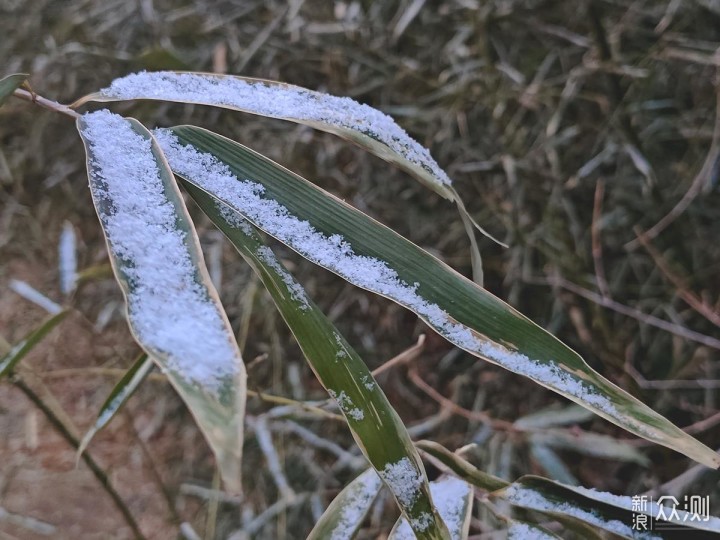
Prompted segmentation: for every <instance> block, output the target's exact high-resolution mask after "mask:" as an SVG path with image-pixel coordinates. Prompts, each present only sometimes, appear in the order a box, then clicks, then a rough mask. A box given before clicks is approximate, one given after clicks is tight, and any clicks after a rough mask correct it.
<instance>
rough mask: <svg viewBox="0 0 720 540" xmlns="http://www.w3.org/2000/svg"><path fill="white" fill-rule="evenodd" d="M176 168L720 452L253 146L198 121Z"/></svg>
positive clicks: (472, 334) (567, 377)
mask: <svg viewBox="0 0 720 540" xmlns="http://www.w3.org/2000/svg"><path fill="white" fill-rule="evenodd" d="M156 135H157V136H158V137H159V140H160V143H161V145H162V147H163V150H164V152H165V154H166V156H167V157H168V160H169V162H170V164H171V166H172V168H173V170H174V171H175V172H176V173H177V174H178V175H180V176H182V177H184V178H186V179H188V180H189V181H190V182H192V183H194V184H196V185H198V186H199V187H200V188H201V189H203V190H205V191H206V192H208V193H210V194H212V195H213V196H214V197H215V198H217V199H218V200H221V201H222V202H224V203H225V204H227V205H228V206H230V207H232V208H233V209H234V210H236V211H237V212H239V213H240V214H242V215H243V216H245V217H246V218H247V219H248V220H250V221H251V222H252V223H253V224H254V225H256V226H257V227H258V228H260V229H262V230H264V231H265V232H267V233H268V234H271V235H272V236H274V237H276V238H277V239H278V240H280V241H281V242H283V243H285V244H287V245H288V246H290V247H291V248H292V249H294V250H295V251H297V252H298V253H299V254H301V255H302V256H303V257H305V258H307V259H308V260H310V261H312V262H314V263H316V264H318V265H320V266H322V267H324V268H326V269H328V270H330V271H332V272H334V273H336V274H338V275H339V276H341V277H343V278H344V279H346V280H347V281H349V282H351V283H353V284H355V285H357V286H359V287H362V288H365V289H367V290H369V291H372V292H375V293H377V294H380V295H383V296H385V297H387V298H390V299H391V300H394V301H395V302H397V303H398V304H400V305H403V306H405V307H406V308H408V309H410V310H412V311H413V312H415V313H416V314H417V315H418V316H419V317H421V318H422V319H423V320H424V321H425V322H426V323H427V324H428V325H430V326H431V327H432V328H433V329H435V330H436V331H437V332H438V333H439V334H440V335H442V336H443V337H445V338H446V339H447V340H448V341H450V342H451V343H454V344H455V345H457V346H458V347H460V348H462V349H465V350H466V351H468V352H470V353H471V354H473V355H475V356H478V357H480V358H483V359H485V360H488V361H490V362H493V363H495V364H498V365H500V366H502V367H504V368H506V369H508V370H510V371H513V372H515V373H518V374H521V375H524V376H526V377H529V378H530V379H532V380H534V381H536V382H537V383H539V384H541V385H543V386H545V387H547V388H549V389H551V390H554V391H555V392H557V393H559V394H561V395H563V396H565V397H567V398H568V399H570V400H572V401H574V402H576V403H578V404H579V405H582V406H584V407H586V408H587V409H589V410H591V411H593V412H595V413H596V414H598V415H600V416H602V417H604V418H606V419H607V420H609V421H611V422H613V423H615V424H617V425H619V426H621V427H623V428H625V429H626V430H628V431H630V432H632V433H635V434H636V435H639V436H641V437H644V438H646V439H648V440H650V441H653V442H656V443H658V444H662V445H665V446H667V447H669V448H672V449H674V450H677V451H679V452H682V453H684V454H685V455H687V456H689V457H691V458H693V459H695V460H697V461H699V462H701V463H703V464H705V465H707V466H710V467H714V468H717V467H718V466H719V465H720V456H718V454H717V453H715V452H714V451H713V450H711V449H710V448H708V447H707V446H705V445H703V444H702V443H700V442H699V441H697V440H696V439H694V438H693V437H691V436H690V435H688V434H686V433H685V432H683V431H682V430H681V429H679V428H678V427H676V426H675V425H673V424H672V423H671V422H670V421H668V420H667V419H666V418H664V417H663V416H661V415H659V414H658V413H656V412H655V411H653V410H652V409H650V408H649V407H647V406H646V405H644V404H643V403H642V402H640V401H639V400H637V399H635V398H634V397H632V396H631V395H630V394H628V393H627V392H625V391H624V390H622V389H621V388H619V387H617V386H615V385H614V384H612V383H611V382H609V381H608V380H607V379H605V378H604V377H602V376H601V375H600V374H598V373H597V372H596V371H594V370H593V369H591V368H590V367H589V366H588V365H587V364H586V363H585V362H584V361H583V359H582V358H581V357H580V356H579V355H578V354H577V353H576V352H574V351H573V350H571V349H570V348H569V347H567V346H566V345H564V344H563V343H562V342H560V341H559V340H558V339H556V338H555V337H554V336H552V335H551V334H549V333H548V332H546V331H544V330H543V329H541V328H540V327H538V326H537V325H535V324H534V323H533V322H532V321H530V320H529V319H527V318H526V317H524V316H522V315H521V314H520V313H518V312H517V311H516V310H514V309H513V308H512V307H510V306H509V305H507V304H506V303H504V302H503V301H501V300H500V299H498V298H497V297H495V296H493V295H492V294H491V293H489V292H488V291H486V290H484V289H482V288H481V287H479V286H477V285H476V284H474V283H473V282H472V281H470V280H468V279H466V278H464V277H463V276H461V275H460V274H458V273H457V272H455V271H453V270H452V269H451V268H450V267H448V266H447V265H445V264H444V263H442V262H440V261H439V260H438V259H436V258H435V257H433V256H432V255H430V254H429V253H427V252H426V251H424V250H422V249H420V248H418V247H417V246H416V245H415V244H413V243H411V242H410V241H408V240H407V239H405V238H403V237H402V236H400V235H398V234H397V233H395V232H394V231H392V230H391V229H388V228H387V227H385V226H383V225H381V224H380V223H378V222H376V221H374V220H373V219H371V218H369V217H368V216H366V215H365V214H363V213H362V212H360V211H358V210H356V209H355V208H353V207H351V206H349V205H347V204H346V203H344V202H343V201H340V200H339V199H337V198H336V197H333V196H332V195H330V194H328V193H326V192H325V191H323V190H321V189H320V188H318V187H316V186H315V185H313V184H312V183H310V182H308V181H307V180H305V179H303V178H301V177H299V176H297V175H295V174H293V173H291V172H290V171H288V170H287V169H284V168H282V167H280V166H279V165H277V164H276V163H274V162H272V161H271V160H269V159H267V158H265V157H263V156H261V155H259V154H257V153H256V152H253V151H252V150H250V149H248V148H246V147H244V146H242V145H240V144H237V143H235V142H233V141H230V140H228V139H226V138H224V137H221V136H220V135H217V134H214V133H212V132H209V131H207V130H203V129H200V128H195V127H191V126H183V127H177V128H174V129H173V130H171V131H170V130H160V131H158V132H156Z"/></svg>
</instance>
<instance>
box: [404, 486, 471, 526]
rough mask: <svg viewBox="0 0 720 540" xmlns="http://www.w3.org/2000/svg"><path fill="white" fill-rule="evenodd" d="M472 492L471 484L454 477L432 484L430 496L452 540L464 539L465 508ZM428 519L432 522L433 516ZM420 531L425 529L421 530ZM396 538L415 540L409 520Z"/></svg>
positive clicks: (415, 523)
mask: <svg viewBox="0 0 720 540" xmlns="http://www.w3.org/2000/svg"><path fill="white" fill-rule="evenodd" d="M471 490H472V488H471V487H470V484H468V483H467V482H464V481H462V480H460V479H459V478H455V477H453V476H448V477H446V478H443V479H441V480H437V481H435V482H430V495H431V496H432V499H433V503H434V504H435V508H437V511H438V513H439V514H440V517H441V518H442V520H443V521H444V522H445V525H447V528H448V531H450V539H451V540H460V539H461V538H462V533H463V525H464V524H465V515H464V513H463V506H464V505H465V502H466V501H467V496H468V495H469V494H470V492H471ZM427 517H428V518H430V520H432V517H431V516H427ZM431 522H432V521H430V523H431ZM430 523H428V524H427V526H429V525H430ZM413 525H418V523H417V520H413ZM420 530H425V529H423V528H421V529H420ZM394 538H395V539H396V540H415V534H414V533H413V531H412V529H411V527H410V524H409V523H408V522H407V520H405V519H403V520H402V521H401V523H400V525H399V526H398V528H397V529H396V530H395V537H394Z"/></svg>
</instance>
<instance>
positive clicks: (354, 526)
mask: <svg viewBox="0 0 720 540" xmlns="http://www.w3.org/2000/svg"><path fill="white" fill-rule="evenodd" d="M382 486H383V484H382V481H381V480H380V477H379V476H378V475H377V473H376V472H375V469H368V470H367V471H365V472H364V473H362V474H361V475H360V476H358V477H357V478H356V479H355V480H353V481H352V482H350V483H349V484H348V485H347V486H345V489H343V490H342V491H341V492H340V493H339V494H338V496H337V497H335V499H334V500H333V502H332V503H330V506H328V507H327V510H325V512H324V513H323V515H322V516H321V517H320V520H319V521H318V522H317V523H316V524H315V527H313V530H312V531H310V534H309V535H308V537H307V540H326V539H328V538H338V539H343V540H350V539H351V538H354V537H355V535H356V534H357V532H358V530H359V529H360V526H361V525H362V522H363V521H364V520H365V516H367V513H368V512H369V511H370V507H371V506H372V503H373V502H374V501H375V499H376V498H377V495H378V493H380V489H381V488H382Z"/></svg>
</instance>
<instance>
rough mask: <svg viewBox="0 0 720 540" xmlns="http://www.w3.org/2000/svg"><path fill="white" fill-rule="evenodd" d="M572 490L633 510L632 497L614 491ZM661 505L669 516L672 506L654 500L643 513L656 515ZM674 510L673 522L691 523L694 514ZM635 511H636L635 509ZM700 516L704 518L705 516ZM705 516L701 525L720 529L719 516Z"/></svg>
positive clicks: (678, 509) (658, 513)
mask: <svg viewBox="0 0 720 540" xmlns="http://www.w3.org/2000/svg"><path fill="white" fill-rule="evenodd" d="M572 490H573V491H577V492H579V493H581V494H583V495H585V496H586V497H589V498H591V499H595V500H597V501H601V502H604V503H607V504H610V505H612V506H617V507H620V508H624V509H625V510H628V511H630V512H632V511H634V510H633V501H632V497H628V496H626V495H615V494H614V493H608V492H607V491H598V490H596V489H593V488H586V487H582V486H573V487H572ZM661 506H662V508H664V509H665V510H663V511H662V515H664V516H668V517H669V516H670V515H671V513H672V510H673V508H672V506H666V505H659V504H657V503H655V502H650V501H648V502H647V511H646V512H644V513H646V514H648V515H650V516H652V517H657V516H658V515H660V512H661ZM675 511H676V512H677V515H678V518H679V519H677V520H676V519H672V521H673V522H676V523H679V524H683V523H690V524H692V523H693V521H691V520H690V516H691V515H692V516H694V514H689V513H688V512H686V511H684V510H681V509H680V508H676V509H675ZM635 512H636V513H637V511H635ZM702 517H703V518H704V517H705V516H702ZM707 518H708V519H706V520H705V519H704V520H703V521H702V522H700V523H701V524H702V526H703V527H707V528H712V529H714V530H720V518H717V517H714V516H707ZM661 519H662V518H661Z"/></svg>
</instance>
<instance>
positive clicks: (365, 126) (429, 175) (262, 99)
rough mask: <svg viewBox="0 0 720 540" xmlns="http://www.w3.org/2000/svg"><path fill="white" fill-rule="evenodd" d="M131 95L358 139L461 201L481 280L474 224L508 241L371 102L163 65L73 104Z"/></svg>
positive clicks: (447, 197)
mask: <svg viewBox="0 0 720 540" xmlns="http://www.w3.org/2000/svg"><path fill="white" fill-rule="evenodd" d="M129 99H152V100H160V101H175V102H180V103H193V104H198V105H210V106H215V107H223V108H226V109H231V110H235V111H242V112H247V113H252V114H257V115H260V116H265V117H268V118H277V119H280V120H286V121H289V122H295V123H298V124H303V125H306V126H310V127H312V128H315V129H319V130H321V131H325V132H328V133H332V134H334V135H337V136H339V137H342V138H344V139H346V140H348V141H351V142H354V143H355V144H357V145H358V146H360V147H361V148H364V149H365V150H367V151H368V152H370V153H372V154H374V155H376V156H378V157H380V158H382V159H384V160H386V161H388V162H390V163H392V164H394V165H396V166H397V167H399V168H400V169H402V170H403V171H405V172H407V173H409V174H410V175H412V176H413V177H414V178H415V179H417V180H418V181H419V182H421V183H422V184H424V185H425V186H426V187H428V188H430V189H431V190H433V191H435V192H436V193H438V194H439V195H440V196H442V197H444V198H446V199H448V200H450V201H455V203H456V204H457V207H458V211H459V212H460V216H461V217H462V222H463V226H464V227H465V230H466V231H467V234H468V237H469V239H470V244H471V246H470V253H471V257H472V264H473V272H474V276H475V279H476V280H478V282H479V283H480V284H482V260H481V257H480V251H479V249H478V246H477V243H476V241H475V232H474V229H473V226H474V227H476V228H477V229H478V230H479V231H480V232H482V233H483V234H484V235H486V236H487V237H489V238H491V239H492V240H494V241H495V242H497V243H499V244H500V245H502V246H505V244H503V243H502V242H500V241H499V240H497V239H495V238H493V237H492V236H491V235H490V234H489V233H488V232H487V231H485V230H484V229H483V228H482V227H480V225H478V224H477V223H476V222H475V221H474V220H473V218H472V217H471V216H470V214H469V213H468V211H467V210H466V209H465V206H464V204H463V202H462V199H460V196H459V195H458V193H457V192H456V191H455V188H454V187H453V186H452V183H451V181H450V178H448V176H447V174H446V173H445V171H443V170H442V169H441V168H440V166H439V165H438V164H437V163H436V162H435V160H434V159H433V158H432V156H431V155H430V153H429V152H428V151H427V150H426V149H425V148H423V147H422V146H421V145H420V144H419V143H418V142H417V141H415V140H414V139H412V138H411V137H410V136H409V135H408V134H407V133H406V132H405V131H404V130H403V129H402V128H401V127H400V126H398V125H397V124H396V123H395V121H394V120H393V119H392V118H390V117H389V116H387V115H385V114H383V113H382V112H380V111H378V110H376V109H373V108H372V107H369V106H368V105H364V104H362V105H361V104H360V103H357V102H355V101H353V100H352V99H349V98H341V97H337V96H331V95H328V94H323V93H321V92H315V91H312V90H308V89H307V88H301V87H299V86H294V85H291V84H286V83H281V82H276V81H268V80H261V79H251V78H248V77H238V76H236V75H220V74H215V73H193V72H182V71H158V72H154V73H148V72H141V73H135V74H131V75H127V76H125V77H122V78H119V79H116V80H114V81H113V82H112V83H111V85H110V86H109V87H108V88H105V89H103V90H101V91H100V92H96V93H94V94H90V95H88V96H85V97H83V98H81V99H80V100H78V101H76V102H75V103H74V104H73V107H77V106H80V105H82V104H84V103H87V102H88V101H101V102H108V101H120V100H129ZM505 247H507V246H505Z"/></svg>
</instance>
